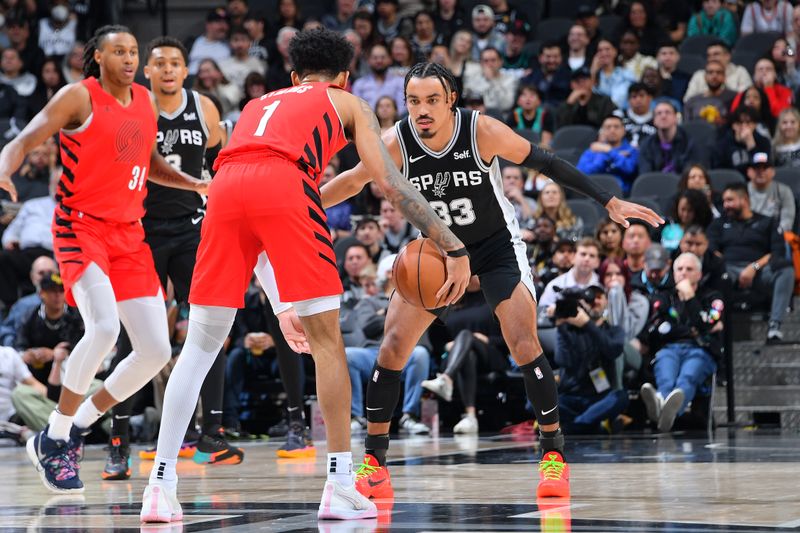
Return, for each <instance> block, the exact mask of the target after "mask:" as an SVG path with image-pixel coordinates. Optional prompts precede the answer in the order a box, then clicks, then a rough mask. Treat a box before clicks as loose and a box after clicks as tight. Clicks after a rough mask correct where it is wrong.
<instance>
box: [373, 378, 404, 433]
mask: <svg viewBox="0 0 800 533" xmlns="http://www.w3.org/2000/svg"><path fill="white" fill-rule="evenodd" d="M401 372H402V371H401V370H389V369H388V368H383V367H381V366H379V365H378V363H375V366H374V367H373V368H372V376H371V377H370V380H369V383H367V420H368V421H370V422H376V423H379V424H382V423H386V422H391V421H392V415H393V414H394V409H395V407H397V401H398V400H399V399H400V373H401Z"/></svg>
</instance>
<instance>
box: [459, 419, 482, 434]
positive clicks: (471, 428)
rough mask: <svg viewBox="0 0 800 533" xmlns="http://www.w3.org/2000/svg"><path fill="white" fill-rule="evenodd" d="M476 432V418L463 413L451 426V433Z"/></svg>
mask: <svg viewBox="0 0 800 533" xmlns="http://www.w3.org/2000/svg"><path fill="white" fill-rule="evenodd" d="M477 432H478V419H477V418H475V417H474V416H472V415H464V417H463V418H462V419H461V421H460V422H459V423H458V424H456V425H455V426H453V433H469V434H475V433H477Z"/></svg>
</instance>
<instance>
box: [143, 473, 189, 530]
mask: <svg viewBox="0 0 800 533" xmlns="http://www.w3.org/2000/svg"><path fill="white" fill-rule="evenodd" d="M139 518H141V520H142V522H164V523H167V522H180V521H181V520H183V509H182V508H181V504H180V502H179V501H178V495H177V489H169V488H167V487H165V486H164V485H160V484H157V483H152V484H150V485H147V487H146V488H145V489H144V496H142V511H141V512H140V513H139Z"/></svg>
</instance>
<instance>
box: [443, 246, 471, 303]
mask: <svg viewBox="0 0 800 533" xmlns="http://www.w3.org/2000/svg"><path fill="white" fill-rule="evenodd" d="M445 265H447V279H446V280H445V281H444V285H442V288H441V289H439V292H437V293H436V299H437V300H439V299H441V298H444V299H443V300H442V302H443V303H442V305H451V304H453V303H455V302H457V301H458V300H459V298H461V297H462V296H463V295H464V291H465V290H467V285H469V278H470V270H469V257H468V256H462V257H447V258H446V260H445Z"/></svg>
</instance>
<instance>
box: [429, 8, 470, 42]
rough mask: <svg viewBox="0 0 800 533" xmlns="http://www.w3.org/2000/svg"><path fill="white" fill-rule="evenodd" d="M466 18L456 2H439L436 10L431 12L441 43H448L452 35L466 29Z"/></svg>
mask: <svg viewBox="0 0 800 533" xmlns="http://www.w3.org/2000/svg"><path fill="white" fill-rule="evenodd" d="M467 22H468V19H467V16H466V15H465V14H464V10H463V8H461V7H459V5H458V0H439V2H438V8H437V9H436V11H434V12H433V24H434V26H435V27H436V33H438V34H439V35H440V36H441V37H442V42H444V43H449V42H450V39H451V38H452V37H453V35H454V34H455V33H456V32H457V31H458V30H461V29H464V28H466V27H467Z"/></svg>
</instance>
